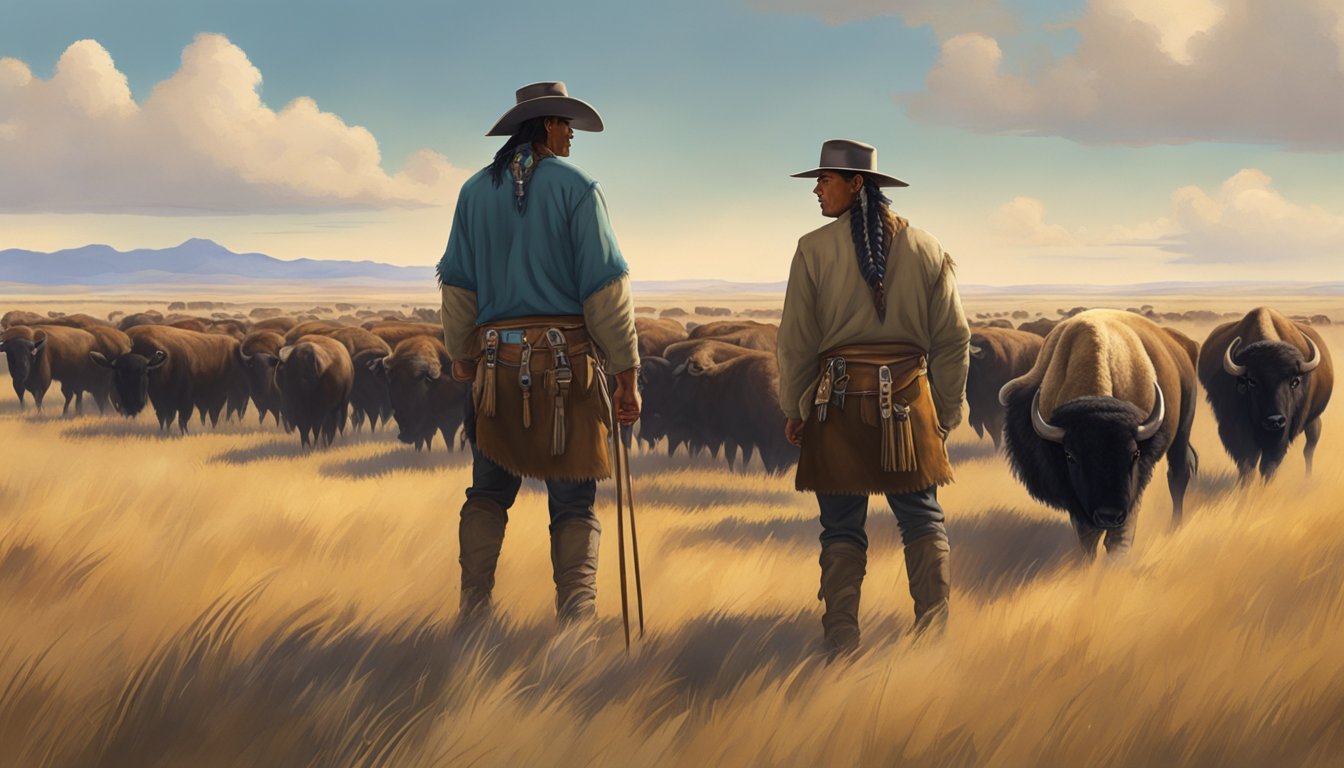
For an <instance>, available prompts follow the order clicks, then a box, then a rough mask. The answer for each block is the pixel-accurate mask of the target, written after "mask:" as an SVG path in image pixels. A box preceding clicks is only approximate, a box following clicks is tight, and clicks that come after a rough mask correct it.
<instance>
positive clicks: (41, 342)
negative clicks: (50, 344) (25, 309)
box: [33, 331, 47, 355]
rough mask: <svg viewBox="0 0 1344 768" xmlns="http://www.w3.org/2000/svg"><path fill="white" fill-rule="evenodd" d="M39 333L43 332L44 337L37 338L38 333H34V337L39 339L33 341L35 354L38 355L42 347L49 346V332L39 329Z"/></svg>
mask: <svg viewBox="0 0 1344 768" xmlns="http://www.w3.org/2000/svg"><path fill="white" fill-rule="evenodd" d="M37 333H40V334H42V338H40V339H37V334H36V333H35V334H33V338H35V339H37V341H36V342H34V343H33V354H34V355H36V354H37V353H38V352H41V351H42V349H43V348H44V347H46V346H47V334H46V333H44V332H43V331H38V332H37Z"/></svg>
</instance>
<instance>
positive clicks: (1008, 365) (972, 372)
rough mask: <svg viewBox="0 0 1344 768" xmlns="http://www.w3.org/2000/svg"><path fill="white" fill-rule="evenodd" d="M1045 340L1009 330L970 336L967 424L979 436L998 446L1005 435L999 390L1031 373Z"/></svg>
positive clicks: (984, 330) (990, 330)
mask: <svg viewBox="0 0 1344 768" xmlns="http://www.w3.org/2000/svg"><path fill="white" fill-rule="evenodd" d="M1044 342H1045V340H1044V339H1043V338H1041V337H1040V336H1037V335H1036V334H1034V333H1027V332H1026V331H1016V330H1010V329H1006V328H977V329H976V330H975V332H974V333H972V334H971V359H970V368H969V369H968V371H967V374H966V404H967V405H968V406H969V408H970V413H969V416H968V418H967V422H968V423H969V424H970V425H971V428H972V429H974V430H975V434H976V435H977V436H978V437H984V436H985V433H986V432H988V433H989V437H990V439H991V440H993V441H994V447H995V448H998V447H999V442H1000V440H1001V438H1002V436H1003V406H1002V405H1000V404H999V390H1000V389H1002V388H1003V385H1004V384H1007V383H1008V381H1009V380H1011V379H1015V378H1017V377H1018V376H1021V375H1022V374H1024V373H1026V372H1027V371H1029V370H1031V366H1032V364H1033V363H1035V362H1036V355H1037V353H1039V352H1040V351H1041V345H1042V344H1043V343H1044Z"/></svg>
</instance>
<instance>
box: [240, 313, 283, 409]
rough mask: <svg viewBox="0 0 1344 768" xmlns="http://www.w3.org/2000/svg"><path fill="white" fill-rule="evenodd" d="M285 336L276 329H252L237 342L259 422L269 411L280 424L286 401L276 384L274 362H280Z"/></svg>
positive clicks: (241, 364)
mask: <svg viewBox="0 0 1344 768" xmlns="http://www.w3.org/2000/svg"><path fill="white" fill-rule="evenodd" d="M283 346H285V337H284V336H281V335H280V334H279V333H276V332H275V331H267V330H262V331H252V332H251V333H249V334H248V335H247V336H245V337H243V340H242V342H241V343H239V345H238V363H239V365H240V366H241V367H242V370H243V375H244V376H245V377H246V379H247V389H248V393H249V394H250V395H251V396H252V403H253V404H254V405H256V406H257V412H258V413H259V414H260V415H259V416H258V419H257V423H259V424H260V423H262V422H265V421H266V416H267V414H270V415H271V416H273V417H274V418H275V423H276V424H277V425H278V424H280V417H281V415H282V414H283V413H284V404H283V402H282V401H281V399H280V390H279V389H277V388H276V386H275V366H276V365H278V364H279V363H280V348H281V347H283Z"/></svg>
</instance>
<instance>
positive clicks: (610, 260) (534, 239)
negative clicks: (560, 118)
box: [440, 157, 626, 323]
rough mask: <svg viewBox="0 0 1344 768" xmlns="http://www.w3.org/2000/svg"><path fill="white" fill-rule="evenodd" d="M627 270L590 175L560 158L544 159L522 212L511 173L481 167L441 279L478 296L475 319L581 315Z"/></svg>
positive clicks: (462, 199)
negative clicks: (499, 174) (498, 176)
mask: <svg viewBox="0 0 1344 768" xmlns="http://www.w3.org/2000/svg"><path fill="white" fill-rule="evenodd" d="M625 272H626V266H625V261H624V259H623V258H622V257H621V254H620V250H619V249H618V248H617V246H616V241H615V237H614V235H612V230H611V224H610V221H609V220H608V217H607V210H606V203H605V200H604V199H603V198H602V190H601V187H600V186H599V185H598V183H597V182H596V181H594V180H593V178H592V177H591V176H589V175H588V174H586V173H584V172H583V171H582V170H580V169H579V168H577V167H576V166H574V165H572V164H570V163H568V162H566V161H564V160H562V159H560V158H557V157H550V158H546V159H544V160H542V161H540V162H539V163H538V164H537V167H536V170H535V171H534V172H533V175H532V178H531V179H530V180H529V182H528V189H527V196H526V202H525V205H524V208H523V210H522V211H521V212H520V211H519V210H518V205H517V203H516V202H515V197H514V193H513V180H512V178H511V177H510V176H509V174H508V173H507V172H506V173H504V174H503V179H502V180H501V183H500V184H499V185H498V186H496V185H495V183H494V180H493V179H492V178H491V176H490V172H489V169H482V170H481V171H479V172H477V173H476V174H475V175H473V176H472V177H471V178H470V179H468V180H467V182H466V183H465V184H464V185H463V186H462V191H461V193H460V195H459V196H458V202H457V209H456V211H455V213H454V216H453V232H452V236H451V237H450V239H449V243H448V252H447V254H446V255H445V258H444V262H443V266H442V267H441V273H440V279H441V280H442V281H443V282H444V284H446V285H454V286H457V287H460V288H465V289H467V290H470V291H474V292H475V293H476V302H477V310H478V314H477V322H478V323H488V322H492V321H494V320H501V319H506V318H511V317H521V316H527V315H579V314H582V313H583V302H584V301H585V300H586V299H587V298H588V297H589V296H591V295H592V294H593V293H594V292H595V291H597V290H598V289H600V288H602V287H603V286H605V285H606V284H607V283H609V282H610V281H611V280H613V279H614V278H617V277H619V276H620V275H622V274H624V273H625Z"/></svg>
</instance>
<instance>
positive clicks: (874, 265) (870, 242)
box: [841, 173, 891, 321]
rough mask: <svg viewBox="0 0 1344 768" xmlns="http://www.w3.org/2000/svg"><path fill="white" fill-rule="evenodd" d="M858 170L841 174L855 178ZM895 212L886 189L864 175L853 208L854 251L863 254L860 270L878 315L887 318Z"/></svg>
mask: <svg viewBox="0 0 1344 768" xmlns="http://www.w3.org/2000/svg"><path fill="white" fill-rule="evenodd" d="M856 175H858V174H854V173H850V174H844V173H842V174H841V176H842V177H843V178H844V179H845V181H852V180H853V179H854V177H855V176H856ZM890 215H891V199H890V198H888V197H887V196H886V195H885V194H883V193H882V188H881V187H879V186H878V185H877V182H875V181H873V180H872V179H869V178H866V177H865V178H864V180H863V186H862V187H861V188H860V189H859V194H857V195H855V196H854V205H853V206H851V207H850V209H849V225H850V232H851V234H852V236H853V238H854V251H855V252H856V253H857V254H858V256H859V274H861V275H863V281H864V282H865V283H867V284H868V290H869V291H871V292H872V296H873V307H874V308H876V309H877V319H878V320H879V321H885V320H886V317H887V284H886V279H887V247H888V246H889V245H890V244H889V243H888V242H887V230H886V221H887V219H888V218H889V217H890Z"/></svg>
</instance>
